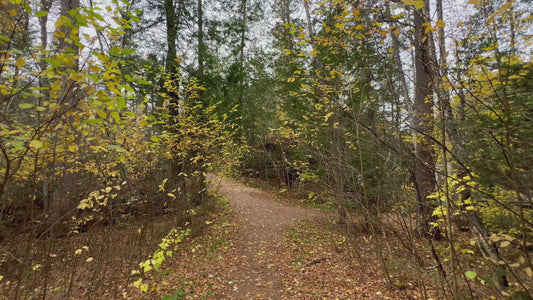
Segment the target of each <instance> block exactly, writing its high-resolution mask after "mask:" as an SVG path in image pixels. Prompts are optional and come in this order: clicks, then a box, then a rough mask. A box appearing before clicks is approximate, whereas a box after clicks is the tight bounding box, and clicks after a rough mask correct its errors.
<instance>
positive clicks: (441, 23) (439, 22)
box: [436, 20, 446, 27]
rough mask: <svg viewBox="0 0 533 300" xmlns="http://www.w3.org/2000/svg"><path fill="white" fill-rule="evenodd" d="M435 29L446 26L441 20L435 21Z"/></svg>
mask: <svg viewBox="0 0 533 300" xmlns="http://www.w3.org/2000/svg"><path fill="white" fill-rule="evenodd" d="M436 25H437V27H444V26H446V23H445V22H444V21H443V20H437V24H436Z"/></svg>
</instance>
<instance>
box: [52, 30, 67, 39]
mask: <svg viewBox="0 0 533 300" xmlns="http://www.w3.org/2000/svg"><path fill="white" fill-rule="evenodd" d="M54 35H55V36H56V37H58V38H64V37H65V33H64V32H62V31H56V32H54Z"/></svg>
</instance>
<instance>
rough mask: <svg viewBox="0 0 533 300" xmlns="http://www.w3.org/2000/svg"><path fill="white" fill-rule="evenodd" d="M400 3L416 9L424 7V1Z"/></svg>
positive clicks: (406, 0)
mask: <svg viewBox="0 0 533 300" xmlns="http://www.w3.org/2000/svg"><path fill="white" fill-rule="evenodd" d="M402 2H403V3H405V4H407V5H412V6H414V7H415V8H416V9H421V8H422V7H424V6H425V4H424V0H402Z"/></svg>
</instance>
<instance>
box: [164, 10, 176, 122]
mask: <svg viewBox="0 0 533 300" xmlns="http://www.w3.org/2000/svg"><path fill="white" fill-rule="evenodd" d="M164 9H165V16H166V27H167V57H166V63H165V71H166V72H167V75H168V76H169V79H170V81H171V82H172V87H169V88H166V89H165V90H166V92H167V95H168V96H169V97H170V103H169V110H170V114H172V115H174V116H176V115H178V114H179V105H178V102H179V93H178V90H179V85H178V81H177V78H178V76H177V67H178V62H177V61H176V59H177V46H176V43H177V38H178V29H179V28H178V27H179V22H178V17H177V15H176V7H175V5H174V0H165V6H164Z"/></svg>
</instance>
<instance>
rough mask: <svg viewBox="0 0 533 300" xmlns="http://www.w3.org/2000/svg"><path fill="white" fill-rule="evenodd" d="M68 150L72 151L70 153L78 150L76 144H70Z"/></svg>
mask: <svg viewBox="0 0 533 300" xmlns="http://www.w3.org/2000/svg"><path fill="white" fill-rule="evenodd" d="M68 151H70V152H72V153H76V152H77V151H78V146H76V145H70V146H69V147H68Z"/></svg>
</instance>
